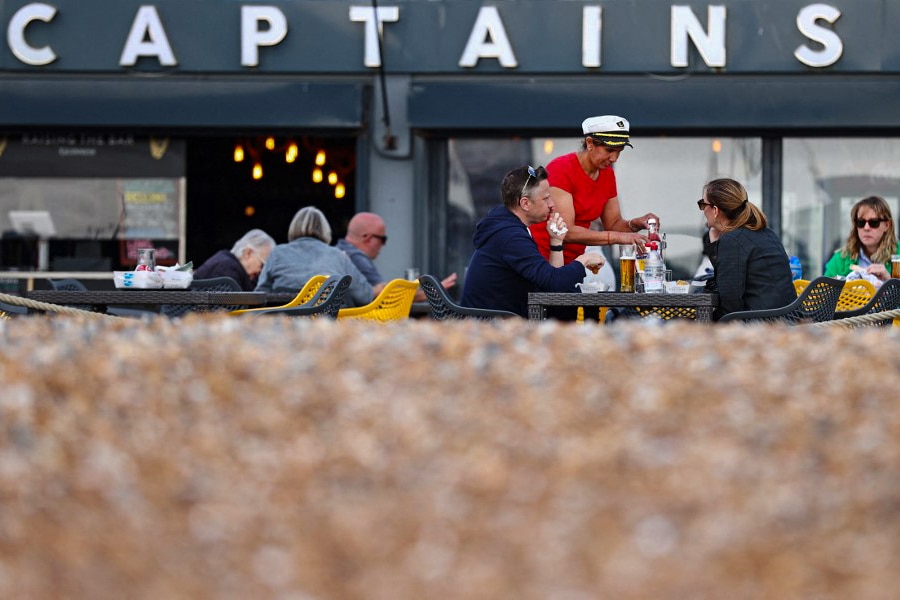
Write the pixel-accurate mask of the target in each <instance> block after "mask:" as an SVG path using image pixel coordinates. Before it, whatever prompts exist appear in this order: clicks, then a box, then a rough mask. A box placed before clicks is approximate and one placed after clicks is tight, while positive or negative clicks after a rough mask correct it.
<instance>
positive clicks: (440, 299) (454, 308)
mask: <svg viewBox="0 0 900 600" xmlns="http://www.w3.org/2000/svg"><path fill="white" fill-rule="evenodd" d="M419 285H421V286H422V291H424V292H425V297H426V298H428V304H429V305H430V306H431V318H432V319H435V320H437V321H446V320H452V319H481V320H483V321H489V320H493V319H509V318H514V317H517V318H521V316H520V315H517V314H516V313H514V312H509V311H506V310H489V309H486V308H468V307H466V306H460V305H459V304H457V303H456V302H454V301H453V300H452V299H451V298H450V295H449V294H448V293H447V290H445V289H444V286H442V285H441V282H440V281H438V278H437V277H435V276H434V275H422V276H421V277H419Z"/></svg>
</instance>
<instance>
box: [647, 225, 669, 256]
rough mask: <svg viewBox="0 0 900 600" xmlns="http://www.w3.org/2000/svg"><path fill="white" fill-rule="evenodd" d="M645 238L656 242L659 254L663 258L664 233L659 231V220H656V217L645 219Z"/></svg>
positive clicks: (664, 246) (664, 247) (664, 248)
mask: <svg viewBox="0 0 900 600" xmlns="http://www.w3.org/2000/svg"><path fill="white" fill-rule="evenodd" d="M647 239H648V240H649V241H651V242H656V245H657V248H658V250H659V255H660V256H661V257H663V260H665V250H666V234H664V233H660V231H659V221H657V220H656V217H650V218H649V219H647Z"/></svg>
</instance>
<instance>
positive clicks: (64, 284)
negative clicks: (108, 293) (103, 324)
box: [47, 279, 95, 312]
mask: <svg viewBox="0 0 900 600" xmlns="http://www.w3.org/2000/svg"><path fill="white" fill-rule="evenodd" d="M47 283H48V284H49V285H50V287H51V288H53V289H54V290H62V291H65V292H84V291H87V286H85V285H84V284H83V283H81V282H80V281H78V280H77V279H48V280H47ZM67 306H71V307H72V308H78V309H80V310H88V311H91V312H94V310H95V309H94V307H93V306H91V305H89V304H68V305H67Z"/></svg>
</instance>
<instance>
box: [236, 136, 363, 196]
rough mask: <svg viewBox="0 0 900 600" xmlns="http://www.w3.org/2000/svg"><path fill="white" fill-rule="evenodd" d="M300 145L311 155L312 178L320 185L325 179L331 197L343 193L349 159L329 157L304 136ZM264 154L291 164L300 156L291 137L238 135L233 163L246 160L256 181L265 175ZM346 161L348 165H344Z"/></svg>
mask: <svg viewBox="0 0 900 600" xmlns="http://www.w3.org/2000/svg"><path fill="white" fill-rule="evenodd" d="M300 144H302V145H303V150H304V152H303V154H304V155H309V156H310V157H312V163H313V165H314V166H313V169H312V181H313V183H316V184H320V183H323V182H327V184H328V185H330V186H332V187H333V188H334V197H335V198H336V199H338V200H340V199H341V198H343V197H344V196H345V195H346V193H347V188H346V185H345V184H344V180H345V178H346V176H347V175H348V174H349V173H350V172H352V170H353V164H352V160H350V161H348V160H346V159H344V160H339V159H334V158H333V157H332V159H331V160H330V157H329V156H328V152H327V151H326V150H325V149H324V148H321V147H316V146H315V145H313V144H312V143H311V142H310V141H309V140H308V139H307V138H305V137H304V138H300ZM266 154H273V155H274V154H281V155H282V156H283V159H284V162H286V163H288V164H294V163H296V162H297V159H298V158H300V154H301V152H300V145H299V144H298V143H297V141H296V140H295V139H294V138H286V139H283V140H281V141H279V140H278V139H276V138H275V136H271V135H270V136H257V137H247V138H239V139H238V140H236V141H235V144H234V154H233V158H234V162H235V163H249V164H250V165H251V167H250V175H251V177H253V179H255V180H260V179H262V178H263V176H264V175H265V172H264V169H263V158H264V156H265V155H266ZM348 163H349V164H348Z"/></svg>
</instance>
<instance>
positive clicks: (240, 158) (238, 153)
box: [234, 144, 244, 162]
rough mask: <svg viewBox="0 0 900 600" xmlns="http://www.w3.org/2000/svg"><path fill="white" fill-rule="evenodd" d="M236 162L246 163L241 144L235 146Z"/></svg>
mask: <svg viewBox="0 0 900 600" xmlns="http://www.w3.org/2000/svg"><path fill="white" fill-rule="evenodd" d="M234 162H244V147H243V146H242V145H240V144H235V145H234Z"/></svg>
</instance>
